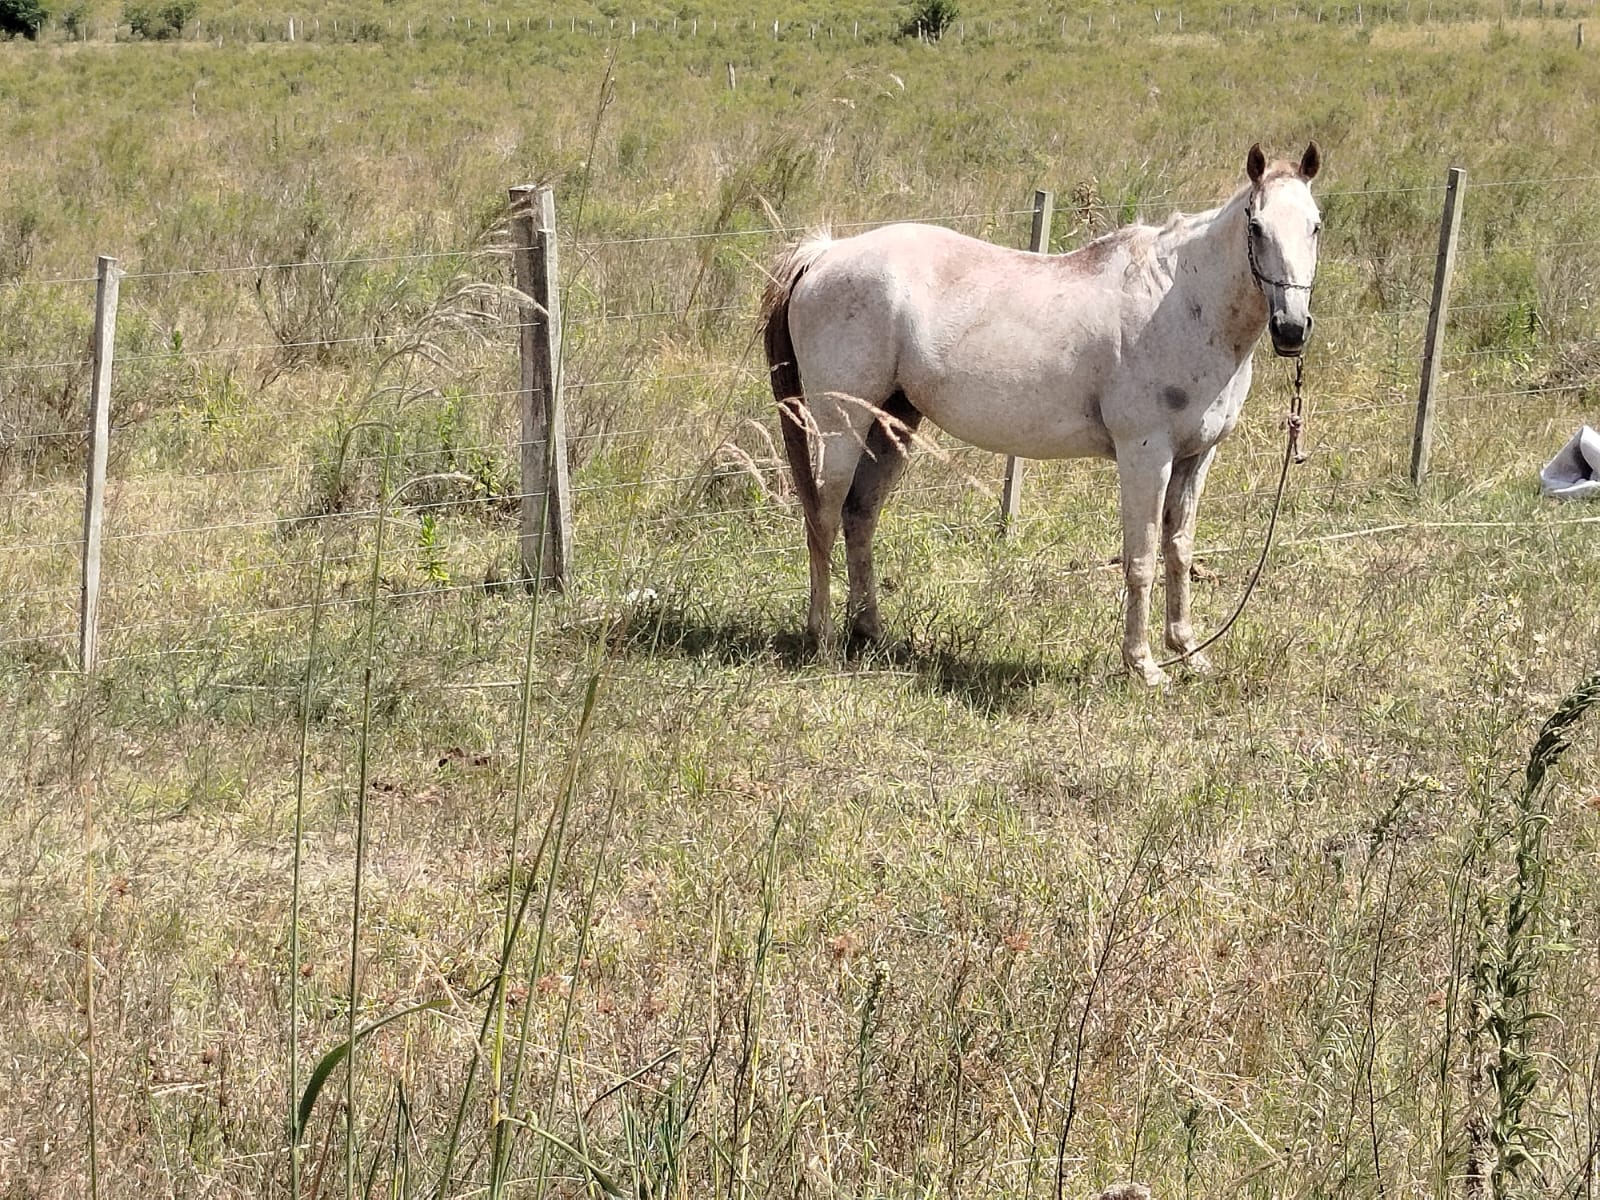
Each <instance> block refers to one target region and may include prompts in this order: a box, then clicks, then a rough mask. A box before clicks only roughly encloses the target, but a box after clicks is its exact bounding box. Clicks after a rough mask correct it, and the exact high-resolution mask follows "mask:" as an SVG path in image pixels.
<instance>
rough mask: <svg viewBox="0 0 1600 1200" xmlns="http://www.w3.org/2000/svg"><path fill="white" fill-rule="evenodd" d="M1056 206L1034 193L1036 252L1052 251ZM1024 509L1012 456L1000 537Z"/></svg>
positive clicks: (1018, 465)
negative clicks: (1051, 233) (1051, 237)
mask: <svg viewBox="0 0 1600 1200" xmlns="http://www.w3.org/2000/svg"><path fill="white" fill-rule="evenodd" d="M1055 205H1056V198H1055V193H1053V192H1045V191H1035V192H1034V193H1033V231H1032V233H1031V234H1030V236H1029V238H1028V249H1030V250H1032V251H1033V252H1034V253H1035V254H1048V253H1050V218H1051V216H1052V215H1053V214H1054V211H1055ZM1021 509H1022V460H1021V459H1020V458H1017V457H1016V456H1015V455H1012V456H1010V457H1008V458H1007V459H1006V482H1005V487H1004V488H1003V489H1002V490H1001V493H1000V536H1001V537H1005V536H1006V534H1008V533H1009V532H1010V531H1011V523H1012V522H1013V521H1015V520H1016V519H1017V514H1018V513H1019V512H1020V511H1021Z"/></svg>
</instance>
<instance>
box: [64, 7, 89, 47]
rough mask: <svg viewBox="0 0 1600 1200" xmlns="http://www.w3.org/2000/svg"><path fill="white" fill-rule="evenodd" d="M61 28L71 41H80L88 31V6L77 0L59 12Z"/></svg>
mask: <svg viewBox="0 0 1600 1200" xmlns="http://www.w3.org/2000/svg"><path fill="white" fill-rule="evenodd" d="M61 28H62V29H64V30H66V33H67V36H68V37H69V38H71V39H72V40H73V41H75V42H76V41H82V40H83V39H84V38H85V37H86V36H87V34H88V32H89V6H88V5H87V4H85V3H83V0H78V3H76V4H73V5H72V6H71V7H69V8H65V9H63V10H62V12H61Z"/></svg>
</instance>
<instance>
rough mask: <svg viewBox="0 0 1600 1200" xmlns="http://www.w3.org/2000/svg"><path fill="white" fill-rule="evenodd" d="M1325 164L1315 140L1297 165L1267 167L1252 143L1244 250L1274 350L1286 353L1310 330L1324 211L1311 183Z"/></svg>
mask: <svg viewBox="0 0 1600 1200" xmlns="http://www.w3.org/2000/svg"><path fill="white" fill-rule="evenodd" d="M1321 166H1322V152H1321V151H1320V150H1318V149H1317V144H1316V142H1312V143H1311V144H1310V145H1308V146H1307V147H1306V152H1305V153H1304V154H1303V155H1301V156H1300V161H1299V162H1298V163H1291V162H1276V163H1273V164H1272V165H1271V166H1270V167H1269V166H1268V165H1267V158H1266V155H1265V154H1263V153H1262V152H1261V144H1260V143H1259V142H1258V143H1256V144H1255V145H1254V146H1251V147H1250V154H1249V156H1248V157H1247V158H1246V159H1245V171H1246V173H1247V174H1248V175H1249V176H1250V198H1249V204H1248V206H1247V208H1246V212H1247V213H1248V216H1249V225H1248V226H1247V230H1246V233H1245V248H1246V252H1247V253H1248V255H1249V257H1250V274H1251V275H1253V276H1254V277H1255V281H1256V286H1257V287H1259V288H1260V289H1261V295H1262V296H1263V297H1264V298H1265V299H1266V302H1267V331H1268V332H1269V333H1270V334H1271V335H1272V348H1273V349H1274V350H1276V351H1277V352H1278V353H1279V354H1280V355H1283V356H1284V357H1288V358H1293V357H1297V356H1299V355H1300V354H1303V353H1304V352H1305V348H1306V338H1307V337H1308V336H1309V335H1310V333H1311V285H1312V284H1313V283H1314V282H1315V281H1316V278H1317V238H1318V235H1319V234H1320V233H1321V232H1322V214H1321V213H1320V212H1319V211H1318V210H1317V202H1316V201H1315V200H1313V199H1312V198H1311V181H1312V180H1313V179H1315V178H1316V175H1317V171H1318V169H1319V168H1320V167H1321Z"/></svg>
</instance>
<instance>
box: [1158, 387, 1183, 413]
mask: <svg viewBox="0 0 1600 1200" xmlns="http://www.w3.org/2000/svg"><path fill="white" fill-rule="evenodd" d="M1161 403H1163V404H1165V405H1166V406H1167V407H1168V408H1170V409H1171V410H1172V411H1173V412H1182V411H1183V410H1184V409H1185V408H1187V407H1188V406H1189V393H1188V392H1186V391H1184V390H1183V389H1182V388H1181V387H1165V388H1162V389H1161Z"/></svg>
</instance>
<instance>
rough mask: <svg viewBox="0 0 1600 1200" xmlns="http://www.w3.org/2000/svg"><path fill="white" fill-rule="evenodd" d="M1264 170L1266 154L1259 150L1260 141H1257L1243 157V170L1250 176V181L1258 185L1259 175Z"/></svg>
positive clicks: (1265, 168)
mask: <svg viewBox="0 0 1600 1200" xmlns="http://www.w3.org/2000/svg"><path fill="white" fill-rule="evenodd" d="M1266 170H1267V156H1266V155H1265V154H1263V153H1262V152H1261V143H1260V142H1257V143H1256V144H1255V145H1254V146H1251V147H1250V153H1249V154H1248V155H1247V156H1246V157H1245V160H1244V172H1245V174H1246V175H1248V176H1250V182H1251V183H1254V184H1258V185H1259V184H1260V183H1261V176H1262V175H1264V174H1265V173H1266Z"/></svg>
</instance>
